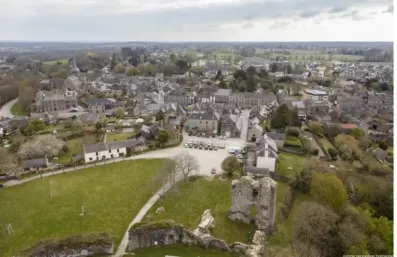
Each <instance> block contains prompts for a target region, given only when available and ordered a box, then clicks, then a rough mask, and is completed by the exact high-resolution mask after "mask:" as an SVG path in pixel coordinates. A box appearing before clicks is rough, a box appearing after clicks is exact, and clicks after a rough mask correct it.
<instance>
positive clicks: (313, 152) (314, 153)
mask: <svg viewBox="0 0 397 257" xmlns="http://www.w3.org/2000/svg"><path fill="white" fill-rule="evenodd" d="M319 152H320V151H319V150H318V149H317V148H313V149H312V150H311V152H310V153H311V154H312V155H318V153H319Z"/></svg>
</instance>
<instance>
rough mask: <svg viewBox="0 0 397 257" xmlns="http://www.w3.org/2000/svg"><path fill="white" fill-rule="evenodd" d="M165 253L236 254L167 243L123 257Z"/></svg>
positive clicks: (182, 255) (213, 256) (210, 256)
mask: <svg viewBox="0 0 397 257" xmlns="http://www.w3.org/2000/svg"><path fill="white" fill-rule="evenodd" d="M165 255H170V256H179V257H197V256H200V257H232V256H238V255H237V254H235V253H229V252H221V251H219V250H215V249H204V248H200V247H198V246H187V245H182V244H176V245H168V246H161V247H153V248H143V249H139V250H136V251H134V255H132V254H127V255H124V256H125V257H127V256H128V257H129V256H135V257H164V256H165Z"/></svg>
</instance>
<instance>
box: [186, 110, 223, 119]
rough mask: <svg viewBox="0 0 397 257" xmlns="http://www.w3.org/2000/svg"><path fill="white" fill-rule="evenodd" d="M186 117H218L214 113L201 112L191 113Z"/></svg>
mask: <svg viewBox="0 0 397 257" xmlns="http://www.w3.org/2000/svg"><path fill="white" fill-rule="evenodd" d="M187 119H189V120H218V117H217V116H216V115H215V114H214V113H209V112H203V113H192V114H190V115H189V116H188V117H187Z"/></svg>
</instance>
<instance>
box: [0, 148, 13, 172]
mask: <svg viewBox="0 0 397 257" xmlns="http://www.w3.org/2000/svg"><path fill="white" fill-rule="evenodd" d="M15 167H16V165H15V159H14V158H12V156H11V155H10V154H9V153H8V152H7V151H6V150H5V149H4V148H1V147H0V174H8V173H9V172H10V171H12V169H13V168H15Z"/></svg>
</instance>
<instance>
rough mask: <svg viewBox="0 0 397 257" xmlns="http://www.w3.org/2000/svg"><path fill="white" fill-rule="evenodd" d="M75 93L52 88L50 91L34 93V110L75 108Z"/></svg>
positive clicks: (45, 110) (53, 110)
mask: <svg viewBox="0 0 397 257" xmlns="http://www.w3.org/2000/svg"><path fill="white" fill-rule="evenodd" d="M77 106H78V103H77V93H76V92H74V91H65V90H59V89H53V90H51V91H41V90H39V91H38V92H37V93H36V101H35V103H34V107H35V110H36V112H49V113H51V112H59V111H65V110H70V109H72V108H77Z"/></svg>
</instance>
